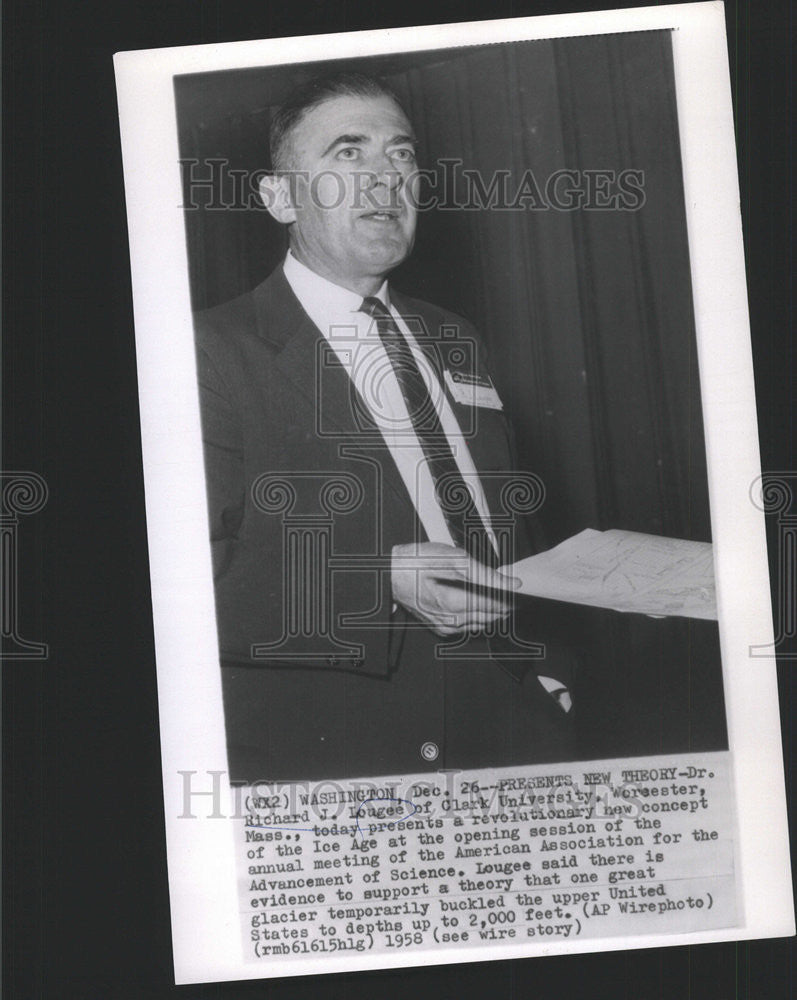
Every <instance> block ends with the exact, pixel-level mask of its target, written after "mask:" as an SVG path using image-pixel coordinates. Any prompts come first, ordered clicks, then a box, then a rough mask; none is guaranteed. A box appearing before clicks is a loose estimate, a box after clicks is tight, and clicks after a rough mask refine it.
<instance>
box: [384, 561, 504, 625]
mask: <svg viewBox="0 0 797 1000" xmlns="http://www.w3.org/2000/svg"><path fill="white" fill-rule="evenodd" d="M391 583H392V586H393V599H394V600H395V601H396V602H397V603H398V604H400V605H401V606H402V607H404V608H406V610H407V611H409V612H410V614H411V615H414V616H415V617H416V618H418V619H419V620H420V621H422V622H424V623H425V624H426V625H428V626H429V628H431V630H432V631H433V632H435V633H437V635H442V636H451V635H461V634H463V633H464V632H474V633H475V632H481V631H482V630H483V629H484V628H486V627H487V626H488V625H492V623H493V622H495V621H498V620H499V619H500V618H505V617H506V616H507V615H508V614H509V611H510V608H511V606H512V605H511V600H510V599H509V593H507V592H511V591H513V590H517V588H518V587H519V586H520V580H517V579H516V578H515V577H512V576H504V575H503V574H501V573H499V572H498V571H496V570H492V569H489V568H488V567H487V566H483V565H482V564H481V563H479V562H477V561H476V560H475V559H473V558H471V556H469V555H468V553H467V552H465V551H464V550H463V549H456V548H454V547H453V546H451V545H440V544H439V543H437V542H421V543H420V544H418V545H412V544H410V545H394V546H393V552H392V563H391ZM483 588H486V589H483ZM501 591H503V592H504V593H503V594H502V593H501Z"/></svg>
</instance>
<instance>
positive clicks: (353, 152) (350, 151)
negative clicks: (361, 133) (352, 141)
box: [338, 146, 360, 160]
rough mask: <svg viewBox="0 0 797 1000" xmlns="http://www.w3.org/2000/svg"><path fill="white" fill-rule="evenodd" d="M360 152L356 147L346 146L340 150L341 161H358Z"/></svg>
mask: <svg viewBox="0 0 797 1000" xmlns="http://www.w3.org/2000/svg"><path fill="white" fill-rule="evenodd" d="M359 153H360V151H359V149H357V147H356V146H344V147H343V149H339V150H338V159H339V160H356V159H357V157H358V155H359Z"/></svg>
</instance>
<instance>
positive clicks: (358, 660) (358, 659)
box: [351, 656, 365, 670]
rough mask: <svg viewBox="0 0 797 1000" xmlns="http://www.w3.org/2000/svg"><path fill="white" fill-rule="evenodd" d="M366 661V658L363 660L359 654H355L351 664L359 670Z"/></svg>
mask: <svg viewBox="0 0 797 1000" xmlns="http://www.w3.org/2000/svg"><path fill="white" fill-rule="evenodd" d="M364 663H365V660H363V659H362V658H361V657H359V656H355V657H354V659H353V660H352V661H351V665H352V666H353V667H354V669H355V670H357V669H359V668H360V667H361V666H363V664H364Z"/></svg>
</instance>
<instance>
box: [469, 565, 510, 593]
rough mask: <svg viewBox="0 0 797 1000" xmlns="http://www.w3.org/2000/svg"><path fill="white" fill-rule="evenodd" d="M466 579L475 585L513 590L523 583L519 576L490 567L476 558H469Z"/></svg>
mask: <svg viewBox="0 0 797 1000" xmlns="http://www.w3.org/2000/svg"><path fill="white" fill-rule="evenodd" d="M467 580H468V582H469V583H473V584H476V586H479V587H488V588H489V589H491V590H507V591H515V590H518V589H519V588H520V587H521V586H522V585H523V581H522V580H521V579H520V578H519V577H516V576H510V575H509V574H507V573H502V572H501V571H500V570H497V569H491V568H490V567H489V566H485V565H484V564H483V563H480V562H478V561H477V560H476V559H471V560H470V562H469V563H468V567H467Z"/></svg>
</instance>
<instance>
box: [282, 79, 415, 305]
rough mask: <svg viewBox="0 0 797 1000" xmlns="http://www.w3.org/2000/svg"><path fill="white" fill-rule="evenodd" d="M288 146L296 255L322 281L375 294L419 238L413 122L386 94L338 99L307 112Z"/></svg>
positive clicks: (292, 241) (292, 246) (293, 236)
mask: <svg viewBox="0 0 797 1000" xmlns="http://www.w3.org/2000/svg"><path fill="white" fill-rule="evenodd" d="M290 144H291V164H290V166H291V168H292V169H293V170H295V171H296V175H295V179H294V181H293V183H292V192H293V197H292V201H293V210H294V218H295V221H294V223H293V226H292V229H291V248H292V250H293V252H294V253H295V254H296V256H297V257H299V259H300V260H301V261H302V262H303V263H305V264H306V265H307V266H308V267H310V268H311V269H312V270H314V271H316V272H317V273H318V274H321V275H322V277H325V278H328V279H329V280H330V281H334V282H335V283H336V284H339V285H342V286H343V287H346V288H349V289H351V290H352V291H356V292H359V293H362V294H364V295H365V294H370V293H372V292H373V291H375V290H376V287H378V285H379V284H380V283H381V281H382V279H383V278H384V276H385V275H386V274H387V273H388V272H389V271H391V270H392V269H393V268H394V267H396V266H397V265H398V264H400V263H401V261H403V260H404V259H405V257H407V256H408V254H409V253H410V251H411V250H412V245H413V241H414V238H415V221H416V212H415V207H414V205H413V204H412V199H411V198H410V197H409V193H410V192H409V184H408V180H409V178H410V176H411V175H413V174H414V173H415V170H416V162H415V143H414V136H413V132H412V128H411V126H410V123H409V122H408V121H407V118H406V116H405V115H404V113H403V111H402V110H401V108H399V107H398V105H397V104H396V103H395V102H394V101H393V100H391V99H390V98H389V97H387V96H379V97H353V96H352V97H349V96H341V97H335V98H332V99H330V100H328V101H325V102H324V103H323V104H320V105H319V106H318V107H316V108H314V109H313V110H312V111H310V112H308V113H307V115H306V116H305V117H304V119H303V120H302V121H301V122H300V123H299V124H298V125H297V126H296V128H295V129H294V130H293V132H292V133H291V136H290ZM305 172H306V173H305Z"/></svg>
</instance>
